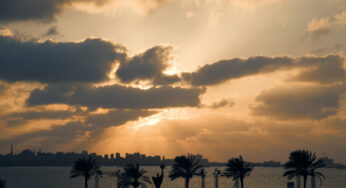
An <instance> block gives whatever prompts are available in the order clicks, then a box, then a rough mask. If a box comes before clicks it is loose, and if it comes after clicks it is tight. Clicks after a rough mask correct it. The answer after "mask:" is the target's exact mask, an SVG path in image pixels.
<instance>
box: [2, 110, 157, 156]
mask: <svg viewBox="0 0 346 188" xmlns="http://www.w3.org/2000/svg"><path fill="white" fill-rule="evenodd" d="M154 113H155V112H154V111H147V110H113V111H110V112H109V113H106V114H94V115H88V116H86V121H85V122H83V121H71V122H68V123H66V124H62V125H53V126H52V127H51V128H50V129H47V130H40V131H35V132H31V133H27V134H24V135H20V136H16V137H14V138H11V139H6V140H1V143H0V147H6V146H7V145H8V144H14V145H16V146H17V147H20V146H21V145H23V144H25V143H26V142H28V141H30V144H35V146H36V147H41V148H42V149H49V150H51V151H54V150H57V149H59V147H62V146H66V145H67V144H73V142H74V140H76V139H80V138H81V137H85V136H87V139H86V140H84V141H83V143H82V144H79V145H84V146H85V145H87V144H90V143H93V142H94V140H97V137H98V136H99V135H100V134H101V133H102V131H104V130H105V129H106V128H108V127H112V126H120V125H123V124H124V123H126V122H128V121H134V120H138V119H139V118H140V117H146V116H150V115H152V114H154ZM36 140H38V142H37V143H35V141H36Z"/></svg>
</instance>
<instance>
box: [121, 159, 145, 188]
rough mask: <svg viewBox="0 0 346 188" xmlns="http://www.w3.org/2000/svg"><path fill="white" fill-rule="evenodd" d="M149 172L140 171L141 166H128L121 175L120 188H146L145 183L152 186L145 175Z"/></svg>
mask: <svg viewBox="0 0 346 188" xmlns="http://www.w3.org/2000/svg"><path fill="white" fill-rule="evenodd" d="M146 172H147V171H145V170H143V169H140V168H139V165H138V164H136V165H133V164H127V165H126V166H125V167H124V172H123V173H121V175H120V178H119V180H120V182H119V186H120V187H121V188H128V187H130V186H132V187H134V188H137V187H139V186H141V187H143V188H146V187H147V186H146V185H145V183H149V184H151V181H150V179H149V178H148V177H147V176H145V175H144V174H145V173H146Z"/></svg>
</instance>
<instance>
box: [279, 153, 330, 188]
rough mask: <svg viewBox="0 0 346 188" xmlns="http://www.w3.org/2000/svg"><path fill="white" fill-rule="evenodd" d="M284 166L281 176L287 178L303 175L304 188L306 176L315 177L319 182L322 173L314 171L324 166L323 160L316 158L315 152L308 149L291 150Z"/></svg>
mask: <svg viewBox="0 0 346 188" xmlns="http://www.w3.org/2000/svg"><path fill="white" fill-rule="evenodd" d="M284 166H285V169H287V170H286V171H285V173H284V174H283V176H287V178H288V180H290V179H292V178H293V177H296V176H303V180H304V188H306V181H307V178H308V176H311V177H312V178H313V179H315V178H316V177H317V178H318V179H319V180H320V182H321V183H322V179H321V177H322V178H324V175H323V174H322V173H320V172H317V171H316V169H317V168H321V167H323V166H325V164H324V161H323V160H321V159H317V157H316V154H315V153H312V152H311V151H308V150H296V151H293V152H291V153H290V157H289V161H288V162H286V163H285V165H284ZM313 184H314V183H313ZM312 186H314V185H312Z"/></svg>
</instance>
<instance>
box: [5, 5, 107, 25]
mask: <svg viewBox="0 0 346 188" xmlns="http://www.w3.org/2000/svg"><path fill="white" fill-rule="evenodd" d="M106 1H107V0H34V1H30V0H2V1H0V22H16V21H40V22H52V21H54V19H55V17H56V15H58V14H60V13H61V12H62V11H63V9H64V8H65V7H67V6H70V5H72V3H79V2H81V3H94V4H96V5H102V4H104V3H105V2H106Z"/></svg>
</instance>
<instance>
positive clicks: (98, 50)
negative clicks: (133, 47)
mask: <svg viewBox="0 0 346 188" xmlns="http://www.w3.org/2000/svg"><path fill="white" fill-rule="evenodd" d="M123 51H124V48H123V47H121V46H115V45H114V44H112V43H111V42H107V41H104V40H101V39H86V40H84V41H82V42H52V41H46V42H43V43H39V42H36V41H25V42H24V41H21V40H19V39H17V38H15V37H3V36H0V79H3V80H6V81H39V82H43V83H52V82H98V81H103V80H106V79H107V78H108V77H107V73H108V72H109V71H110V70H111V67H112V66H113V64H114V61H115V60H118V61H122V60H123V59H125V57H126V54H124V52H123Z"/></svg>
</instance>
